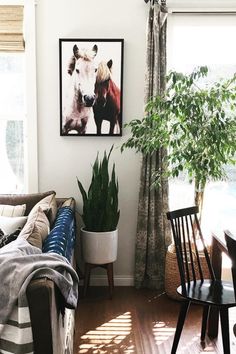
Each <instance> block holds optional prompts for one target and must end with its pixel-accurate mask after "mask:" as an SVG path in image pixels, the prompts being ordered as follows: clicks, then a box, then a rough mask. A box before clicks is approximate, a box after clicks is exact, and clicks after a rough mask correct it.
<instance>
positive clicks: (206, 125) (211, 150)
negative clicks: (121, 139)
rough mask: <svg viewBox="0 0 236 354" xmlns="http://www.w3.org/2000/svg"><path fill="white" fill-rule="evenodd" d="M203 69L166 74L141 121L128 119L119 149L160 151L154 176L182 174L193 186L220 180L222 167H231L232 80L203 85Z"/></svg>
mask: <svg viewBox="0 0 236 354" xmlns="http://www.w3.org/2000/svg"><path fill="white" fill-rule="evenodd" d="M207 74H208V69H207V67H200V68H198V69H196V70H194V71H193V72H192V73H191V74H189V75H184V74H182V73H177V72H173V71H172V72H170V74H169V75H168V76H167V78H166V84H167V85H166V87H167V88H166V91H165V92H164V94H163V95H158V96H156V97H153V98H152V99H151V100H150V102H148V104H147V106H146V112H145V117H144V118H143V119H142V120H137V119H135V120H132V121H131V122H130V123H129V124H127V126H128V127H130V128H131V137H130V138H129V139H128V140H127V141H126V142H125V143H124V144H123V145H122V150H123V149H124V148H134V149H135V150H136V151H139V152H142V153H144V154H151V153H153V152H155V151H157V150H158V149H160V148H161V147H164V148H166V149H167V150H168V155H167V156H166V157H165V161H163V166H164V168H163V169H162V170H161V171H156V175H155V183H159V182H160V176H161V175H162V174H164V175H165V176H167V177H178V176H179V173H180V172H181V171H183V170H185V171H187V173H188V177H189V180H190V181H192V180H194V181H195V186H196V187H197V188H198V189H199V188H200V189H202V188H204V186H205V184H206V182H207V181H208V180H210V179H212V180H222V179H224V178H225V177H226V176H225V171H224V167H225V164H229V163H230V164H234V163H235V151H236V119H235V118H236V84H235V81H236V75H234V77H233V78H231V79H230V80H221V81H219V82H214V83H211V84H204V85H203V78H205V77H206V76H207Z"/></svg>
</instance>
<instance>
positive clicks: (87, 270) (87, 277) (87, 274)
mask: <svg viewBox="0 0 236 354" xmlns="http://www.w3.org/2000/svg"><path fill="white" fill-rule="evenodd" d="M90 272H91V264H89V263H85V272H84V296H86V294H87V289H88V286H89V281H90Z"/></svg>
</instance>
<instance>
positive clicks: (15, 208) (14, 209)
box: [0, 204, 26, 217]
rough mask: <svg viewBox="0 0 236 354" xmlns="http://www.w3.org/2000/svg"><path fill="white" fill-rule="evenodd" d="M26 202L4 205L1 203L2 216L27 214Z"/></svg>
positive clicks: (0, 212)
mask: <svg viewBox="0 0 236 354" xmlns="http://www.w3.org/2000/svg"><path fill="white" fill-rule="evenodd" d="M25 210H26V204H22V205H4V204H0V215H1V216H10V217H13V216H23V215H25Z"/></svg>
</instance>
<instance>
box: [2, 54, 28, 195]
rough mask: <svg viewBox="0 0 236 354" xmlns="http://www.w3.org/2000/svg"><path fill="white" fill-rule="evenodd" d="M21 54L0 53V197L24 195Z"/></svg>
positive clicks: (22, 67) (23, 100)
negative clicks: (15, 194) (9, 194)
mask: <svg viewBox="0 0 236 354" xmlns="http://www.w3.org/2000/svg"><path fill="white" fill-rule="evenodd" d="M24 80H25V69H24V53H4V52H0V97H1V102H2V103H1V104H0V161H1V173H0V193H13V192H17V193H21V192H23V191H24V174H25V168H24V120H25V118H24V117H25V81H24Z"/></svg>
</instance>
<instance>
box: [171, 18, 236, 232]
mask: <svg viewBox="0 0 236 354" xmlns="http://www.w3.org/2000/svg"><path fill="white" fill-rule="evenodd" d="M235 36H236V17H235V16H233V15H232V16H231V15H206V14H204V15H180V14H178V15H177V14H176V15H172V16H170V17H169V18H168V42H167V46H168V47H167V53H168V54H167V58H168V68H169V69H174V70H176V71H182V72H185V73H189V72H191V71H192V70H193V69H194V68H196V67H197V66H201V65H207V66H208V68H209V75H208V79H207V80H209V81H212V82H213V81H216V80H218V79H220V78H227V77H232V75H233V74H234V73H235V72H236V46H233V45H232V43H233V42H234V38H235ZM226 171H227V175H228V180H226V181H218V182H209V183H208V184H207V187H206V191H205V197H204V209H203V218H202V226H203V228H204V230H205V232H206V233H208V234H210V230H212V228H213V227H214V228H216V229H220V230H223V229H225V228H230V227H231V228H233V227H234V229H235V230H236V225H234V224H235V215H236V168H235V167H232V166H226ZM193 195H194V188H193V186H192V185H190V184H189V183H188V180H187V176H186V174H182V175H181V176H180V178H179V179H178V180H172V181H171V182H170V208H171V209H177V208H182V207H186V206H191V205H193V204H194V198H193ZM206 216H207V217H206ZM213 222H214V225H212V223H213Z"/></svg>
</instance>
